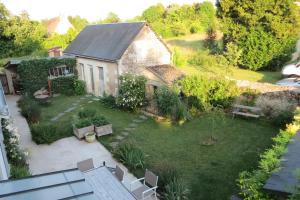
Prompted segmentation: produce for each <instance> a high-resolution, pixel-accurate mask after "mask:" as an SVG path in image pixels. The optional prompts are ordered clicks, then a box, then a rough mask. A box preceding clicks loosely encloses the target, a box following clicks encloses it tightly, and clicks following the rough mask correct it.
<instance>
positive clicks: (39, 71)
mask: <svg viewBox="0 0 300 200" xmlns="http://www.w3.org/2000/svg"><path fill="white" fill-rule="evenodd" d="M59 65H66V66H67V67H75V65H76V60H75V59H74V58H64V59H56V58H52V59H36V60H27V61H22V62H21V63H20V65H19V66H18V68H17V72H18V74H19V75H20V82H21V85H22V87H23V92H24V93H29V94H33V93H34V92H35V91H37V90H39V89H41V88H42V87H46V86H47V85H48V71H49V69H51V68H54V67H57V66H59Z"/></svg>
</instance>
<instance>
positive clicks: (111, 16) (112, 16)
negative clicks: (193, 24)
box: [102, 12, 121, 23]
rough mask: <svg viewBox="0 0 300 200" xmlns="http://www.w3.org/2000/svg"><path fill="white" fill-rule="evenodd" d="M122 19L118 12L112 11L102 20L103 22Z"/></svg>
mask: <svg viewBox="0 0 300 200" xmlns="http://www.w3.org/2000/svg"><path fill="white" fill-rule="evenodd" d="M120 21H121V19H120V18H119V16H118V15H117V14H116V13H113V12H110V13H108V15H107V17H106V18H105V19H104V20H102V23H118V22H120Z"/></svg>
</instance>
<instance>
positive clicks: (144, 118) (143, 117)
mask: <svg viewBox="0 0 300 200" xmlns="http://www.w3.org/2000/svg"><path fill="white" fill-rule="evenodd" d="M139 118H140V119H143V120H146V119H148V117H147V116H145V115H140V116H139Z"/></svg>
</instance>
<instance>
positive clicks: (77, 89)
mask: <svg viewBox="0 0 300 200" xmlns="http://www.w3.org/2000/svg"><path fill="white" fill-rule="evenodd" d="M73 87H74V94H75V95H84V94H86V89H85V88H86V86H85V82H84V81H82V80H78V79H75V80H74V82H73Z"/></svg>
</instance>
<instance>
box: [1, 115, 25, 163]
mask: <svg viewBox="0 0 300 200" xmlns="http://www.w3.org/2000/svg"><path fill="white" fill-rule="evenodd" d="M1 123H2V132H3V137H4V140H3V142H4V144H5V150H6V153H7V159H8V161H9V163H11V164H13V165H16V166H27V163H26V158H25V152H23V151H21V149H20V148H19V140H20V135H19V134H18V132H17V130H16V129H15V128H14V127H13V124H12V123H11V122H10V121H8V120H2V122H1Z"/></svg>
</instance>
